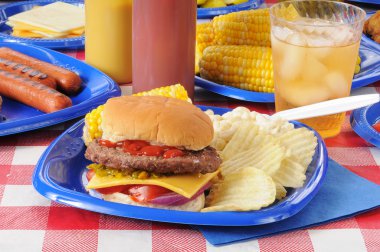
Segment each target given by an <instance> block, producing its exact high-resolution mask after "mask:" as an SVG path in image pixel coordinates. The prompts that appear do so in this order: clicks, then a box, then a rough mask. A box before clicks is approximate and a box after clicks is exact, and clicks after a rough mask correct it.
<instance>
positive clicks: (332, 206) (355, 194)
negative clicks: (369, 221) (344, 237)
mask: <svg viewBox="0 0 380 252" xmlns="http://www.w3.org/2000/svg"><path fill="white" fill-rule="evenodd" d="M363 169H365V168H363ZM378 206H380V186H378V185H376V184H374V183H372V182H370V181H368V180H366V179H364V178H361V177H359V176H357V175H355V174H354V173H352V172H350V171H349V170H347V169H346V168H344V167H342V166H340V165H339V164H337V163H336V162H335V161H333V160H329V167H328V171H327V174H326V178H325V181H324V182H323V185H322V187H321V189H320V191H319V192H318V193H317V195H316V196H315V197H314V199H312V200H311V202H310V203H309V204H308V205H307V206H306V207H305V208H304V209H303V210H301V212H299V213H298V214H296V215H294V216H292V217H289V218H288V219H285V220H282V221H279V222H275V223H271V224H265V225H260V226H249V227H215V226H194V227H195V228H196V229H198V230H200V231H201V232H202V234H203V235H204V237H205V238H206V240H207V241H209V242H210V243H211V244H213V245H222V244H228V243H232V242H237V241H242V240H246V239H257V238H260V237H264V236H270V235H275V234H280V233H284V232H288V231H292V230H296V229H303V228H307V227H311V226H316V225H321V224H323V223H328V222H332V221H336V220H340V219H344V218H348V217H351V216H354V215H356V214H359V213H362V212H365V211H368V210H371V209H373V208H376V207H378Z"/></svg>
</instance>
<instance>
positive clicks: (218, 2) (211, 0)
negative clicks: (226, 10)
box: [201, 0, 227, 8]
mask: <svg viewBox="0 0 380 252" xmlns="http://www.w3.org/2000/svg"><path fill="white" fill-rule="evenodd" d="M226 6H227V4H226V3H225V2H224V1H223V0H208V1H206V2H205V3H204V4H202V6H201V7H202V8H219V7H226Z"/></svg>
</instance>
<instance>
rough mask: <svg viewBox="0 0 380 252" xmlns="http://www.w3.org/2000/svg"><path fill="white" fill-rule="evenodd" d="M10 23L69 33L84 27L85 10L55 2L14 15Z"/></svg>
mask: <svg viewBox="0 0 380 252" xmlns="http://www.w3.org/2000/svg"><path fill="white" fill-rule="evenodd" d="M8 21H9V22H10V23H13V24H15V23H16V22H19V23H22V24H25V25H30V26H34V27H39V29H38V30H41V29H45V30H48V31H53V32H69V31H71V30H74V29H78V28H81V27H84V23H85V18H84V9H83V8H80V7H78V6H75V5H72V4H68V3H63V2H54V3H52V4H48V5H45V6H42V7H40V8H33V9H31V10H28V11H24V12H21V13H18V14H16V15H13V16H11V17H9V18H8ZM34 30H35V29H34Z"/></svg>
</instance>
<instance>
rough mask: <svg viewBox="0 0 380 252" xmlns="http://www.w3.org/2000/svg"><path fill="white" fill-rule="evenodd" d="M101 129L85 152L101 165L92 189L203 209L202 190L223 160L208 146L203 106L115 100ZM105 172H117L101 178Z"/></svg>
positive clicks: (124, 198)
mask: <svg viewBox="0 0 380 252" xmlns="http://www.w3.org/2000/svg"><path fill="white" fill-rule="evenodd" d="M85 128H86V127H85ZM101 128H102V132H103V134H102V136H101V137H100V139H95V140H93V141H91V142H90V143H89V144H88V148H87V150H86V153H85V156H86V158H87V159H89V160H91V161H93V162H95V163H97V164H101V166H100V169H99V166H93V167H96V169H93V170H90V172H89V174H88V176H87V177H88V178H89V179H90V181H89V184H88V185H87V188H88V189H96V190H98V191H99V192H100V193H103V198H104V199H106V200H110V201H116V202H122V203H127V204H138V205H144V206H150V207H160V208H170V209H178V210H189V211H199V210H200V209H201V208H203V206H204V193H203V191H204V190H205V189H207V188H208V187H209V185H210V183H209V182H210V180H211V179H212V178H213V177H215V176H216V175H217V173H218V171H217V169H218V168H219V165H220V164H221V159H220V158H219V156H218V154H217V152H216V150H215V149H214V148H212V147H209V144H210V143H211V141H212V139H213V134H214V130H213V125H212V122H211V120H210V118H209V117H208V116H207V115H206V114H205V113H203V112H202V111H201V110H200V109H199V108H197V107H195V106H194V105H192V104H190V103H188V102H186V101H182V100H178V99H174V98H166V97H160V96H146V97H133V96H124V97H118V98H112V99H110V100H109V101H108V102H107V103H106V104H105V105H104V110H103V112H102V123H101ZM86 135H87V134H86V132H84V136H86ZM110 167H112V168H110ZM94 170H95V172H94ZM105 170H106V171H107V172H106V174H112V175H110V176H109V175H106V176H102V175H101V171H103V175H104V171H105ZM94 173H95V175H94V176H93V174H94ZM115 174H117V175H115ZM89 175H91V176H89Z"/></svg>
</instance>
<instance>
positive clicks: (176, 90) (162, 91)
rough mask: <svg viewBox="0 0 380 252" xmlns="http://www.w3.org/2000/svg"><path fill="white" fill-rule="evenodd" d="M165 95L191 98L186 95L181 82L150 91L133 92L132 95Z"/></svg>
mask: <svg viewBox="0 0 380 252" xmlns="http://www.w3.org/2000/svg"><path fill="white" fill-rule="evenodd" d="M155 95H157V96H165V97H170V98H177V99H180V100H184V101H188V102H190V103H191V99H190V98H189V96H188V95H187V91H186V89H185V88H184V87H183V86H182V85H181V84H175V85H171V86H166V87H160V88H155V89H152V90H150V91H146V92H141V93H137V94H134V96H155Z"/></svg>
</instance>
